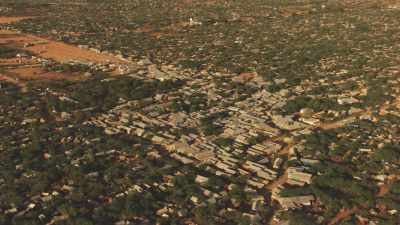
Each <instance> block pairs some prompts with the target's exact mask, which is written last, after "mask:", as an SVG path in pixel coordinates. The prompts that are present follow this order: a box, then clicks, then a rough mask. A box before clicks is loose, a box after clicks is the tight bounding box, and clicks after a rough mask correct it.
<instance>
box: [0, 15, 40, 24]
mask: <svg viewBox="0 0 400 225" xmlns="http://www.w3.org/2000/svg"><path fill="white" fill-rule="evenodd" d="M32 18H33V17H31V16H21V17H4V16H0V24H7V23H16V22H19V21H22V20H27V19H32Z"/></svg>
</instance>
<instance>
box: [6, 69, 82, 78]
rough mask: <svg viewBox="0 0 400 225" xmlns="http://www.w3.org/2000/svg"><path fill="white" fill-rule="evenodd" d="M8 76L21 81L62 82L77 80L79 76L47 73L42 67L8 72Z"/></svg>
mask: <svg viewBox="0 0 400 225" xmlns="http://www.w3.org/2000/svg"><path fill="white" fill-rule="evenodd" d="M6 75H8V76H10V75H11V76H13V77H17V78H18V79H20V80H60V79H68V80H73V79H77V78H78V77H79V76H76V75H74V74H66V73H57V72H47V71H44V70H43V69H42V68H40V67H26V68H17V69H11V70H7V72H6Z"/></svg>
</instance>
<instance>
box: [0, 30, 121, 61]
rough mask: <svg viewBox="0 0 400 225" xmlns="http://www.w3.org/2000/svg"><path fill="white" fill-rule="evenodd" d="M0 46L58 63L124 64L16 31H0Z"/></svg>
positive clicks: (111, 57) (116, 59) (105, 56)
mask: <svg viewBox="0 0 400 225" xmlns="http://www.w3.org/2000/svg"><path fill="white" fill-rule="evenodd" d="M0 44H7V45H11V46H13V47H16V48H20V49H23V50H26V51H29V52H32V53H33V54H36V55H38V56H40V57H42V58H46V59H53V60H55V61H58V62H67V61H71V60H78V61H87V62H94V63H105V62H112V63H117V64H125V63H126V62H125V61H123V60H120V59H119V58H117V57H115V56H112V55H106V54H101V53H98V52H95V51H90V50H87V49H81V48H78V47H77V46H73V45H69V44H65V43H62V42H57V41H52V40H48V39H45V38H41V37H37V36H34V35H28V34H21V33H19V32H17V31H9V30H0ZM24 44H30V45H31V46H30V47H26V48H24Z"/></svg>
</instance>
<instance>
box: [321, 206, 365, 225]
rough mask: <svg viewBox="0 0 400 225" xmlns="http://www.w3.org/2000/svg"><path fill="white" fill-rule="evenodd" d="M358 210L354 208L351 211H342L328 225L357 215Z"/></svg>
mask: <svg viewBox="0 0 400 225" xmlns="http://www.w3.org/2000/svg"><path fill="white" fill-rule="evenodd" d="M357 210H358V208H357V207H353V208H351V209H342V210H340V211H339V212H338V214H336V216H335V217H334V218H333V219H332V220H331V221H330V222H329V223H328V225H334V224H336V223H338V222H340V221H342V220H344V219H346V218H347V217H349V216H351V215H352V214H353V213H355V212H356V211H357Z"/></svg>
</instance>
